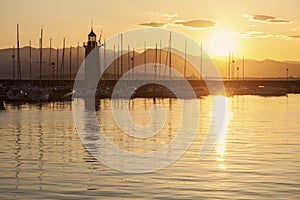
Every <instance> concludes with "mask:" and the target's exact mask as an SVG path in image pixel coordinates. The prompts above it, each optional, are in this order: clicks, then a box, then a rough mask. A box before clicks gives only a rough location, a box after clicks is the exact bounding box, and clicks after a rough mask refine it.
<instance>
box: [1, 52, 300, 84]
mask: <svg viewBox="0 0 300 200" xmlns="http://www.w3.org/2000/svg"><path fill="white" fill-rule="evenodd" d="M49 51H50V49H49V48H45V49H43V62H44V63H43V68H42V75H43V76H47V75H48V74H49V73H51V71H50V65H49V61H50V60H49ZM173 52H176V50H174V51H173ZM20 54H21V67H22V78H24V79H28V78H29V63H30V59H29V47H23V48H21V49H20ZM51 54H52V59H51V62H54V63H55V69H54V71H55V74H56V69H57V50H56V49H51ZM176 54H177V55H175V54H174V55H173V54H172V66H173V67H174V68H175V69H176V70H177V71H179V72H180V73H183V71H184V70H183V69H184V53H183V52H176ZM12 55H13V49H12V48H9V49H2V50H0V79H11V78H12V74H13V69H12ZM15 55H16V49H15ZM58 55H59V56H58V67H59V72H60V69H61V61H62V49H59V50H58ZM69 55H70V49H69V48H66V49H65V61H64V69H65V73H68V72H69V66H70V64H69V60H70V59H69ZM155 55H156V53H155V49H148V50H147V52H146V57H147V63H153V62H155ZM160 55H161V58H160V57H159V56H160ZM107 56H113V51H112V50H107ZM130 56H131V57H132V52H131V53H130ZM157 56H158V57H157V62H159V61H160V60H161V63H162V64H167V65H168V61H167V60H168V58H167V52H166V51H165V50H162V52H161V54H160V51H159V50H158V53H157ZM131 57H130V58H131ZM83 60H84V48H83V47H79V56H78V65H80V64H81V63H82V61H83ZM212 61H213V62H211V61H210V60H209V59H208V57H205V56H204V57H203V74H204V76H208V77H210V76H212V70H211V69H212V68H213V66H214V65H215V66H217V68H218V69H219V72H220V73H221V75H222V77H227V75H228V61H227V60H218V59H214V60H212ZM16 62H17V57H16V56H15V66H17V64H16ZM119 62H120V60H119ZM143 63H144V52H139V53H138V52H135V66H138V65H143ZM191 63H196V66H195V67H196V68H198V69H199V68H200V58H199V57H196V56H192V55H187V63H186V66H187V70H186V75H187V76H188V77H190V78H193V77H199V74H198V72H197V71H196V70H195V67H194V68H193V67H192V64H191ZM119 64H120V63H119ZM78 65H77V48H72V72H73V73H75V72H76V70H77V69H78V67H79V66H78ZM114 66H118V63H117V61H115V63H112V64H111V65H110V67H109V70H108V72H109V73H111V74H112V73H114ZM123 66H124V69H128V67H129V68H131V67H132V64H130V66H128V54H125V55H123ZM234 66H235V67H234V68H235V72H234V74H235V77H237V67H239V77H242V75H243V67H242V66H243V62H242V59H236V62H235V65H234ZM287 68H288V71H289V76H291V77H300V61H275V60H270V59H266V60H262V61H258V60H253V59H246V60H245V77H248V78H278V77H281V78H283V77H285V76H286V69H287ZM125 71H126V70H124V72H125ZM148 72H150V73H152V74H153V73H154V70H153V68H152V69H148ZM157 75H160V76H161V77H162V76H164V75H165V76H168V72H162V71H159V69H157ZM38 76H39V49H36V48H32V77H38Z"/></svg>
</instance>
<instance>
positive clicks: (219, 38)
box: [208, 31, 236, 57]
mask: <svg viewBox="0 0 300 200" xmlns="http://www.w3.org/2000/svg"><path fill="white" fill-rule="evenodd" d="M208 48H209V51H210V52H211V53H212V54H213V56H216V57H225V56H228V54H229V50H230V51H233V52H235V50H236V41H235V38H234V34H233V33H230V32H225V31H217V32H215V33H214V34H213V35H212V36H211V38H210V40H209V43H208Z"/></svg>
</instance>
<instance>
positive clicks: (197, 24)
mask: <svg viewBox="0 0 300 200" xmlns="http://www.w3.org/2000/svg"><path fill="white" fill-rule="evenodd" d="M174 24H175V25H180V26H183V27H188V28H190V29H202V28H212V27H215V25H216V22H215V21H212V20H206V19H196V20H177V21H175V22H174Z"/></svg>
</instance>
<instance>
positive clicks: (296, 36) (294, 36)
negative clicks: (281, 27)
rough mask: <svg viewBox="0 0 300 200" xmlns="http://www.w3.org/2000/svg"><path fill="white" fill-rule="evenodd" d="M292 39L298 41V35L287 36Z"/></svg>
mask: <svg viewBox="0 0 300 200" xmlns="http://www.w3.org/2000/svg"><path fill="white" fill-rule="evenodd" d="M289 37H290V38H292V39H300V35H289Z"/></svg>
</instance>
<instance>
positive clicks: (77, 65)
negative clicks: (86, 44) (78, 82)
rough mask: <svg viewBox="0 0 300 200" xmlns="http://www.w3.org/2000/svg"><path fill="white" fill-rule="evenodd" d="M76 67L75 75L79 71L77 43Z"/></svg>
mask: <svg viewBox="0 0 300 200" xmlns="http://www.w3.org/2000/svg"><path fill="white" fill-rule="evenodd" d="M76 67H77V69H76V73H77V71H78V69H79V42H78V43H77V55H76Z"/></svg>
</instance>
